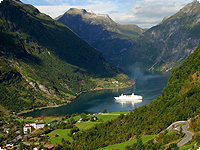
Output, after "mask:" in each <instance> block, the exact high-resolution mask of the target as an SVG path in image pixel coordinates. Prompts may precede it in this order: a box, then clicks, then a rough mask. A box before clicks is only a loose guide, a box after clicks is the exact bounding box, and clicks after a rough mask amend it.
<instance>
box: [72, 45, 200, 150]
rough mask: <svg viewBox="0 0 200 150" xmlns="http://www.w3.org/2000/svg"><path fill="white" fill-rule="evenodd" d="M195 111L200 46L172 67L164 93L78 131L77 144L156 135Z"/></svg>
mask: <svg viewBox="0 0 200 150" xmlns="http://www.w3.org/2000/svg"><path fill="white" fill-rule="evenodd" d="M196 115H200V47H198V48H197V49H196V50H195V51H194V53H193V54H192V55H191V56H189V57H188V58H187V59H186V60H185V61H184V62H183V64H182V65H181V66H179V67H178V68H176V69H175V70H174V71H173V74H172V76H171V78H170V79H169V81H168V84H167V87H166V88H165V89H164V91H163V92H162V94H161V96H160V97H158V98H157V99H156V100H153V101H152V102H151V103H150V105H149V106H146V105H144V106H142V107H140V108H137V109H135V110H133V111H132V112H131V113H130V114H129V115H126V116H124V115H121V116H120V117H119V118H117V119H116V120H114V121H111V122H106V123H105V124H100V125H98V126H96V127H94V128H92V129H90V130H88V131H85V132H83V131H82V132H79V133H76V134H75V135H74V136H73V138H74V147H79V149H91V150H92V149H97V148H100V147H104V146H108V145H112V144H115V143H121V142H123V141H128V140H130V139H134V138H135V137H136V135H137V134H140V135H147V134H153V135H154V134H157V133H159V132H160V131H162V130H164V129H166V128H167V127H168V126H169V125H170V124H171V123H173V122H175V121H180V120H186V119H189V118H192V117H194V116H196Z"/></svg>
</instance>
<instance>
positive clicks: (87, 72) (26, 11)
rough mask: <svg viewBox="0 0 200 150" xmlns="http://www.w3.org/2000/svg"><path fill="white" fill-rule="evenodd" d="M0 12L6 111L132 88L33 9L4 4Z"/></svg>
mask: <svg viewBox="0 0 200 150" xmlns="http://www.w3.org/2000/svg"><path fill="white" fill-rule="evenodd" d="M0 10H1V16H0V39H1V40H0V64H1V65H0V95H1V96H0V99H1V101H0V105H1V107H4V108H5V109H6V110H10V111H15V112H20V111H23V110H29V109H33V110H34V109H36V108H38V107H44V106H55V105H60V104H66V103H69V100H71V99H73V98H75V97H76V96H77V95H79V94H80V93H81V92H83V91H89V90H97V89H103V88H122V87H127V86H131V85H132V84H133V83H132V81H130V80H129V78H128V76H127V75H125V74H124V73H123V72H122V71H121V70H119V69H117V68H115V67H113V66H110V65H109V64H108V63H106V62H105V60H104V58H103V56H102V54H101V53H100V52H98V51H97V50H95V49H94V48H92V47H91V46H89V45H88V44H87V43H86V42H84V41H83V40H82V39H80V37H78V36H77V35H76V34H74V33H73V32H72V31H71V30H70V29H69V28H68V27H66V26H64V25H63V24H61V23H59V22H57V21H55V20H53V19H51V18H50V17H48V16H47V15H45V14H42V13H40V12H39V11H38V10H37V9H36V8H35V7H33V6H31V5H26V4H23V3H20V2H15V1H10V0H4V1H3V2H2V3H1V4H0ZM113 81H118V82H117V83H119V84H113V83H112V82H113Z"/></svg>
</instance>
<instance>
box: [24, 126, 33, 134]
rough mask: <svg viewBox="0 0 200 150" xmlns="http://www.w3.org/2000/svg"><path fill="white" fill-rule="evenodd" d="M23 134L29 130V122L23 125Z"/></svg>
mask: <svg viewBox="0 0 200 150" xmlns="http://www.w3.org/2000/svg"><path fill="white" fill-rule="evenodd" d="M23 130H24V134H28V132H31V126H30V125H29V124H25V125H24V128H23Z"/></svg>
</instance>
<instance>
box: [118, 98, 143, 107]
mask: <svg viewBox="0 0 200 150" xmlns="http://www.w3.org/2000/svg"><path fill="white" fill-rule="evenodd" d="M115 102H116V103H119V104H121V106H122V108H126V107H127V106H130V105H131V106H132V108H135V105H136V104H139V103H142V100H141V101H137V102H130V101H126V102H121V101H115Z"/></svg>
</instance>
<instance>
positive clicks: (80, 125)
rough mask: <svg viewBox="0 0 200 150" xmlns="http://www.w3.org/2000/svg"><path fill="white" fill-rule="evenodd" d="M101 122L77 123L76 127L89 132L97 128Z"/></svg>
mask: <svg viewBox="0 0 200 150" xmlns="http://www.w3.org/2000/svg"><path fill="white" fill-rule="evenodd" d="M99 123H101V122H82V123H76V126H77V127H78V128H79V129H80V130H87V129H89V128H91V127H93V126H95V125H96V124H99Z"/></svg>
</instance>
